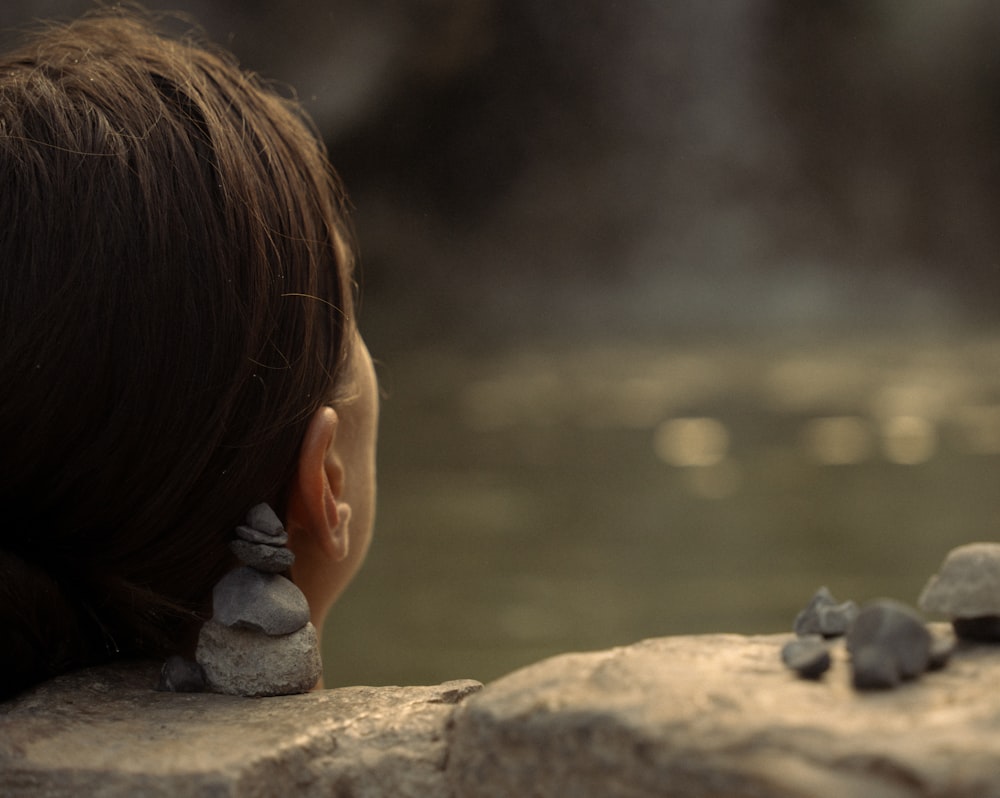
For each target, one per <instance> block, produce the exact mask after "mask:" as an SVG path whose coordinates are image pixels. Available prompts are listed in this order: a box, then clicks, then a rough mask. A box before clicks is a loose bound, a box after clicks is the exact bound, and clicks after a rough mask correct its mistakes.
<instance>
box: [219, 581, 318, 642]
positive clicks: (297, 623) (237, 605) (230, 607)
mask: <svg viewBox="0 0 1000 798" xmlns="http://www.w3.org/2000/svg"><path fill="white" fill-rule="evenodd" d="M212 619H213V620H214V621H216V622H217V623H220V624H222V625H223V626H231V627H234V628H236V629H247V630H250V631H257V632H263V633H264V634H269V635H287V634H291V633H292V632H296V631H298V630H299V629H301V628H302V627H303V626H305V625H306V624H307V623H309V602H308V601H306V597H305V596H304V595H302V591H301V590H299V589H298V588H297V587H296V586H295V585H294V584H293V583H292V582H291V581H289V580H288V579H286V578H285V577H283V576H279V575H277V574H264V573H260V572H259V571H257V570H255V569H254V568H248V567H245V566H244V567H242V568H235V569H233V570H232V571H230V572H229V573H228V574H226V575H225V576H224V577H223V578H222V579H220V580H219V583H218V584H217V585H216V586H215V588H214V589H213V591H212Z"/></svg>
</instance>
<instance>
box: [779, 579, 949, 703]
mask: <svg viewBox="0 0 1000 798" xmlns="http://www.w3.org/2000/svg"><path fill="white" fill-rule="evenodd" d="M794 631H795V634H796V637H795V638H794V639H792V640H790V641H789V642H788V643H786V644H785V645H784V647H783V648H782V650H781V659H782V661H783V662H784V663H785V665H786V666H787V667H788V668H791V669H792V670H794V671H795V672H796V673H798V674H799V676H801V677H802V678H806V679H818V678H820V677H821V676H822V675H823V674H824V673H826V671H828V670H829V669H830V666H831V664H832V658H831V656H830V649H829V646H828V644H827V641H828V640H830V639H831V638H835V637H845V642H846V646H847V651H848V653H849V654H850V657H851V682H852V684H853V685H854V687H855V688H857V689H858V690H872V689H886V688H891V687H895V686H897V685H898V684H900V683H901V682H903V681H905V680H907V679H914V678H916V677H917V676H919V675H920V674H922V673H923V672H924V671H927V670H934V669H937V668H941V667H944V665H945V663H946V662H947V661H948V657H949V656H950V654H951V650H952V648H953V641H951V640H948V639H938V638H935V637H934V636H933V635H932V634H931V632H930V630H929V629H928V628H927V626H926V625H925V624H924V622H923V620H922V619H921V618H920V616H919V615H918V614H917V612H916V611H915V610H913V609H912V608H910V607H908V606H906V605H905V604H902V603H900V602H898V601H894V600H892V599H879V600H877V601H873V602H871V603H870V604H867V605H866V606H865V607H863V608H861V609H859V608H858V606H857V605H856V604H855V603H854V602H853V601H845V602H843V603H839V604H838V603H837V601H836V600H835V599H834V598H833V596H832V595H831V593H830V591H829V590H828V589H827V588H825V587H822V588H820V589H819V590H818V591H817V592H816V595H814V596H813V598H812V599H811V600H810V602H809V604H808V605H807V606H806V608H805V609H803V610H802V611H801V612H800V613H799V614H798V616H797V617H796V618H795V624H794Z"/></svg>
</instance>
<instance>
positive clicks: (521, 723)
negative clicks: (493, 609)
mask: <svg viewBox="0 0 1000 798" xmlns="http://www.w3.org/2000/svg"><path fill="white" fill-rule="evenodd" d="M942 631H943V633H944V634H947V631H946V630H942ZM790 639H792V636H791V635H788V634H784V635H768V636H761V637H743V636H738V635H705V636H698V637H674V638H662V639H657V640H648V641H645V642H642V643H638V644H636V645H633V646H628V647H626V648H618V649H611V650H609V651H600V652H593V653H584V654H565V655H562V656H559V657H555V658H553V659H549V660H546V661H543V662H540V663H537V664H535V665H530V666H528V667H527V668H524V669H522V670H520V671H517V672H515V673H512V674H510V675H508V676H505V677H503V678H501V679H499V680H498V681H496V682H493V683H491V684H489V685H488V686H487V687H486V689H485V690H484V691H483V692H482V693H480V694H478V695H475V696H472V697H471V698H470V699H468V700H467V701H466V702H465V703H464V704H462V705H461V706H460V707H459V709H458V712H457V713H456V715H455V720H454V724H453V726H452V727H451V729H450V732H449V736H450V740H451V744H450V753H449V758H448V776H449V779H450V782H451V786H452V789H453V790H454V795H455V796H457V798H521V796H527V795H530V796H532V797H533V798H556V796H573V798H608V797H609V796H618V797H621V798H624V796H628V798H653V797H654V796H662V795H679V796H723V795H724V796H728V797H729V798H749V796H756V797H757V798H760V797H761V796H773V797H774V798H778V797H779V796H780V798H815V797H816V796H820V798H839V796H854V795H858V796H865V797H866V798H903V797H904V796H913V797H914V798H916V797H917V796H921V797H926V796H942V797H943V796H951V795H963V796H994V797H995V796H1000V785H998V783H997V777H996V773H997V762H998V761H1000V697H998V696H997V695H996V691H995V690H994V689H993V685H994V684H996V682H997V680H998V679H1000V651H998V650H997V649H996V648H995V647H991V646H971V645H965V646H960V647H959V648H958V649H957V650H956V651H955V653H954V655H953V656H952V660H951V662H950V663H949V664H948V667H947V668H946V669H945V670H942V671H938V672H935V673H932V674H927V675H926V676H925V677H924V678H922V679H920V680H918V681H910V682H907V683H905V684H903V685H902V686H900V687H899V688H897V689H896V690H893V691H890V692H877V693H872V692H858V691H856V690H855V689H854V688H853V687H852V685H851V677H850V667H849V662H848V656H847V653H846V648H845V645H844V641H843V640H837V641H833V642H832V643H830V644H829V646H830V651H831V655H832V656H833V667H832V668H831V669H830V671H829V672H828V673H827V675H826V678H824V679H823V680H822V681H808V680H804V679H799V678H797V677H796V676H795V675H794V674H792V673H790V672H789V671H788V670H787V669H786V668H784V667H783V666H782V664H781V659H780V651H781V649H782V647H783V646H784V645H785V644H786V643H787V642H788V641H789V640H790Z"/></svg>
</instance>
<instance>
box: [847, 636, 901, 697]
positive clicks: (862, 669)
mask: <svg viewBox="0 0 1000 798" xmlns="http://www.w3.org/2000/svg"><path fill="white" fill-rule="evenodd" d="M851 678H852V681H853V683H854V686H855V687H856V688H857V689H858V690H889V689H891V688H893V687H896V686H897V685H898V684H899V683H900V681H902V678H901V677H900V673H899V667H898V666H897V662H896V658H895V657H894V656H893V655H892V651H890V650H889V649H887V648H885V647H884V646H876V645H869V646H862V647H861V648H858V649H856V650H855V651H853V652H852V653H851Z"/></svg>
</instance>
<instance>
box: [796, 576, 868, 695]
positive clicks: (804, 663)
mask: <svg viewBox="0 0 1000 798" xmlns="http://www.w3.org/2000/svg"><path fill="white" fill-rule="evenodd" d="M857 616H858V605H857V604H855V603H854V602H853V601H845V602H843V603H838V602H837V600H836V599H835V598H834V597H833V594H832V593H830V590H829V589H828V588H826V587H821V588H820V589H819V590H817V591H816V594H815V595H814V596H813V597H812V599H810V601H809V603H808V604H807V605H806V607H805V609H803V610H802V611H801V612H800V613H799V614H798V615H797V616H796V617H795V623H794V625H793V629H794V631H795V639H794V640H791V641H789V642H788V643H787V644H785V646H784V648H782V650H781V660H782V662H784V663H785V665H787V666H788V667H789V668H791V669H792V670H793V671H795V672H796V673H798V674H799V676H801V677H802V678H804V679H818V678H819V677H820V676H822V675H823V674H824V673H826V672H827V671H828V670H829V669H830V665H831V662H832V660H831V658H830V651H829V649H828V648H827V646H826V644H825V643H824V640H828V639H830V638H834V637H841V636H843V635H844V634H845V633H846V632H847V630H848V629H849V628H850V626H851V624H852V623H853V621H854V619H855V618H856V617H857Z"/></svg>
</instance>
